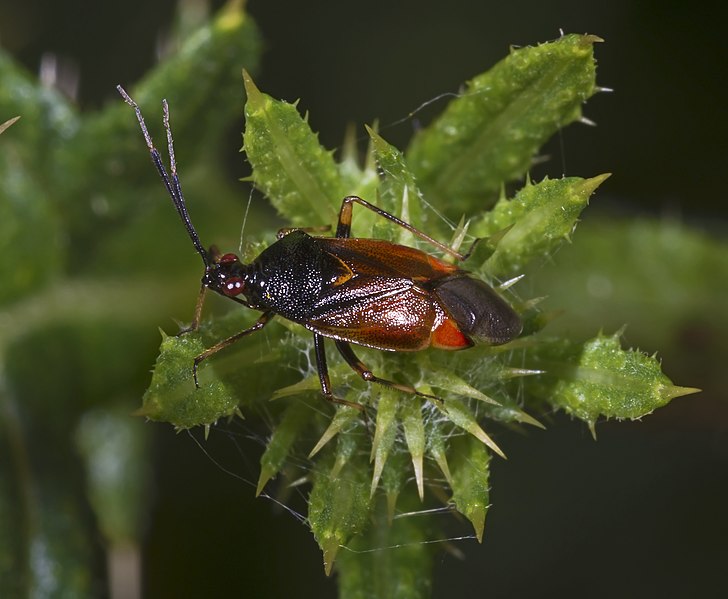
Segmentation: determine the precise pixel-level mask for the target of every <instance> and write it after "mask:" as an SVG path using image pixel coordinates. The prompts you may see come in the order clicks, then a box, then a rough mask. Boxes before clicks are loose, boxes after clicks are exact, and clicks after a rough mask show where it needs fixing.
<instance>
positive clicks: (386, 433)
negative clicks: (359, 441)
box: [370, 389, 400, 495]
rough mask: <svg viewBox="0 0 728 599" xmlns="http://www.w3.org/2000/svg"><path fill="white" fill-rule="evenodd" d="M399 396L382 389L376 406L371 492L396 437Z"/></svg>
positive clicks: (374, 488) (375, 487) (374, 487)
mask: <svg viewBox="0 0 728 599" xmlns="http://www.w3.org/2000/svg"><path fill="white" fill-rule="evenodd" d="M399 400H400V398H399V397H398V395H397V394H396V392H394V391H392V390H391V389H383V390H382V394H381V396H380V399H379V405H378V406H377V422H376V427H375V429H374V440H373V441H372V452H371V457H370V460H373V461H374V470H373V473H372V486H371V494H372V495H374V491H376V489H377V484H378V483H379V477H380V476H381V475H382V470H383V469H384V464H385V463H386V462H387V458H388V457H389V451H390V450H391V449H392V445H393V444H394V440H395V439H396V438H397V407H398V405H399Z"/></svg>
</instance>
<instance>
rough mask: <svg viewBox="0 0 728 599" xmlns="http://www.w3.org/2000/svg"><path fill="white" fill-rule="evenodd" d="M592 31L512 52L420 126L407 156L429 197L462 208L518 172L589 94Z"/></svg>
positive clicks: (573, 116) (576, 113) (520, 173)
mask: <svg viewBox="0 0 728 599" xmlns="http://www.w3.org/2000/svg"><path fill="white" fill-rule="evenodd" d="M597 41H601V40H600V39H599V38H598V37H596V36H593V35H566V36H563V37H561V38H560V39H558V40H556V41H554V42H549V43H546V44H541V45H539V46H535V47H528V48H522V49H519V50H513V51H512V52H511V54H510V55H509V56H508V57H507V58H505V59H504V60H502V61H501V62H499V63H498V64H497V65H495V66H494V67H493V68H492V69H491V70H490V71H488V72H486V73H484V74H482V75H479V76H478V77H475V78H474V79H473V80H472V81H470V82H469V83H468V86H467V88H466V90H465V92H464V93H463V94H461V95H460V96H459V97H458V98H457V99H455V100H453V101H452V102H450V104H449V105H448V107H447V109H446V110H445V112H444V113H443V114H442V115H441V116H440V117H439V118H438V119H437V120H436V121H435V122H434V123H433V124H432V125H431V126H429V127H428V128H426V129H424V130H423V131H421V132H420V133H419V134H418V135H417V136H416V137H415V138H414V139H413V141H412V143H411V145H410V148H409V150H408V151H407V161H408V163H409V165H410V168H411V169H412V171H413V172H414V173H415V174H416V175H417V179H418V181H419V183H420V186H421V188H422V190H423V191H424V193H425V195H426V196H427V198H428V200H429V201H431V202H434V203H436V204H438V205H442V206H447V207H448V208H449V209H450V210H451V211H452V212H455V213H457V212H467V211H468V209H472V208H473V207H475V206H480V205H482V202H483V201H484V200H487V199H488V198H490V197H493V195H494V194H496V193H497V192H498V190H499V189H500V187H501V185H502V184H503V183H504V182H505V181H509V180H512V179H515V178H518V177H522V176H523V175H524V174H525V173H526V171H527V170H528V168H529V166H530V164H531V160H532V158H533V156H534V154H535V153H536V152H537V151H538V149H539V147H540V146H541V145H542V144H543V143H544V142H545V141H546V140H547V139H548V138H549V137H550V136H551V135H553V134H554V133H555V132H556V131H557V130H558V129H559V128H560V127H564V126H566V125H568V124H569V123H571V122H573V121H575V120H577V119H579V118H580V117H581V105H582V103H583V102H584V101H585V100H586V99H587V98H589V97H590V96H591V95H592V94H594V92H595V91H596V85H595V64H594V58H593V53H592V45H593V44H594V42H597Z"/></svg>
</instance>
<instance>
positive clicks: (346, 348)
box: [334, 341, 442, 404]
mask: <svg viewBox="0 0 728 599" xmlns="http://www.w3.org/2000/svg"><path fill="white" fill-rule="evenodd" d="M334 343H335V344H336V349H338V350H339V353H340V354H341V355H342V357H343V358H344V360H346V363H347V364H348V365H349V366H351V367H352V369H353V370H354V371H355V372H356V373H358V374H359V376H360V377H361V378H363V379H364V380H365V381H367V382H371V383H378V384H380V385H384V386H385V387H390V388H391V389H397V390H398V391H403V392H404V393H411V394H412V395H418V396H420V397H425V398H427V399H430V400H433V401H435V402H438V403H440V404H442V399H441V398H439V397H437V396H436V395H429V394H428V393H422V392H421V391H418V390H417V389H415V388H414V387H413V386H412V385H403V384H401V383H395V382H394V381H388V380H386V379H380V378H379V377H378V376H374V374H373V373H372V371H371V370H369V369H368V368H367V367H366V365H365V364H364V363H363V362H362V361H361V360H360V359H359V358H357V356H356V354H355V353H354V351H353V350H352V349H351V346H350V345H349V344H348V343H346V342H345V341H335V342H334Z"/></svg>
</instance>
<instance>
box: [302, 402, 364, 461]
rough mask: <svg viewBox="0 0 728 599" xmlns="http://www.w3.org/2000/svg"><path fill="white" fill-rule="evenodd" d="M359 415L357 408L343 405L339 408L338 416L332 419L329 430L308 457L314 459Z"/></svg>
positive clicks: (335, 415)
mask: <svg viewBox="0 0 728 599" xmlns="http://www.w3.org/2000/svg"><path fill="white" fill-rule="evenodd" d="M359 415H360V413H359V410H357V409H356V408H352V407H350V406H343V405H342V406H339V408H338V409H337V410H336V414H334V417H333V418H332V419H331V422H330V424H329V426H328V428H327V429H326V430H325V431H324V434H323V435H321V438H320V439H319V440H318V442H317V443H316V445H315V446H314V448H313V449H312V450H311V452H310V453H309V454H308V457H309V458H312V457H313V456H315V455H316V454H317V453H318V452H319V451H321V449H322V448H323V447H324V446H325V445H326V444H327V443H328V442H329V441H330V440H331V439H333V438H334V437H335V436H336V435H337V434H338V433H340V432H341V431H342V430H343V429H345V428H346V427H348V426H349V425H350V424H351V423H352V422H353V421H354V420H355V419H356V417H357V416H359Z"/></svg>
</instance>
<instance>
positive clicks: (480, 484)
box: [450, 435, 490, 543]
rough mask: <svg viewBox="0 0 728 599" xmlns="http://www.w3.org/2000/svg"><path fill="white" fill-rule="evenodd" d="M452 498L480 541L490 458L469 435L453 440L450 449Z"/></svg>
mask: <svg viewBox="0 0 728 599" xmlns="http://www.w3.org/2000/svg"><path fill="white" fill-rule="evenodd" d="M450 456H451V457H450V467H451V470H452V499H453V501H454V502H455V506H456V507H457V509H458V511H459V512H460V513H461V514H463V515H464V516H465V517H466V518H467V519H468V520H470V522H471V523H472V525H473V528H474V529H475V535H476V536H477V537H478V541H479V542H481V543H482V541H483V528H484V527H485V514H486V512H487V511H488V507H489V505H488V501H489V494H488V491H489V489H488V474H489V470H490V469H489V466H488V462H489V461H490V455H489V454H488V451H487V450H486V449H485V447H484V446H483V445H482V444H481V443H480V442H478V440H477V439H475V438H473V437H471V436H470V435H464V436H460V437H455V438H453V439H452V441H451V446H450Z"/></svg>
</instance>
